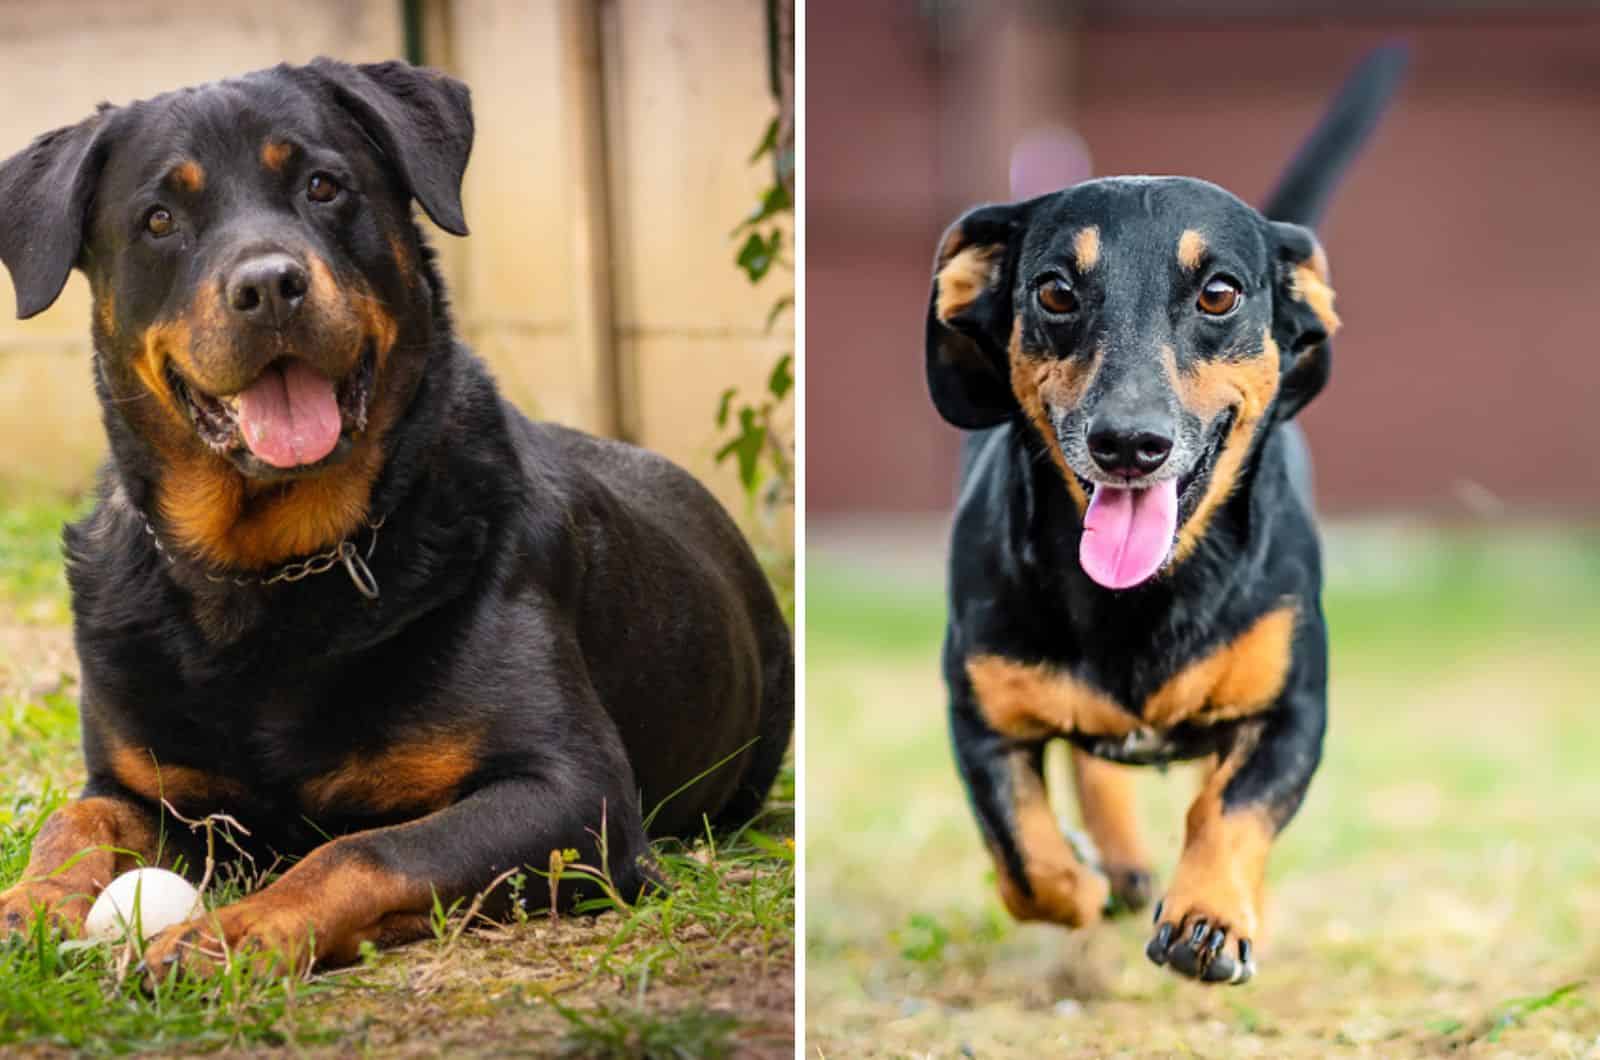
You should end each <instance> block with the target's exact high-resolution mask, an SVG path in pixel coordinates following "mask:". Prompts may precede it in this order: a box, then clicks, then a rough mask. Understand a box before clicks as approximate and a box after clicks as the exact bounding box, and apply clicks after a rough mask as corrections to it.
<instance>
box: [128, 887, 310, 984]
mask: <svg viewBox="0 0 1600 1060" xmlns="http://www.w3.org/2000/svg"><path fill="white" fill-rule="evenodd" d="M314 942H315V930H314V926H313V924H312V922H311V920H310V918H309V917H307V916H304V915H301V914H299V913H297V912H295V911H294V910H292V909H290V908H288V907H286V906H284V905H282V904H280V903H272V902H265V901H262V900H261V899H260V898H259V897H257V898H246V899H244V900H243V901H239V902H235V903H234V904H233V905H229V906H224V907H222V908H221V909H216V910H213V911H211V912H209V913H205V914H203V915H201V916H198V917H195V918H194V919H192V920H186V921H184V922H183V923H181V924H175V925H173V926H172V927H170V928H167V929H166V930H165V931H163V932H161V934H159V935H157V936H156V937H155V938H154V939H152V940H151V942H150V945H149V946H148V947H146V949H145V953H144V969H145V981H146V984H147V985H148V986H154V985H155V984H156V983H158V982H161V981H163V980H165V979H167V978H168V977H169V976H171V975H174V974H176V973H178V972H180V971H182V972H187V973H189V974H192V975H200V976H209V975H216V974H218V973H219V972H222V971H223V970H225V969H227V968H228V967H230V966H232V965H234V964H236V963H238V962H244V964H245V966H246V967H247V968H248V970H249V971H250V972H251V974H253V975H261V976H274V975H299V974H301V973H303V972H305V971H306V970H307V969H309V968H310V966H311V962H312V956H313V953H314Z"/></svg>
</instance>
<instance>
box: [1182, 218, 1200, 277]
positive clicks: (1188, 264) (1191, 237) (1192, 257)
mask: <svg viewBox="0 0 1600 1060" xmlns="http://www.w3.org/2000/svg"><path fill="white" fill-rule="evenodd" d="M1205 252H1206V237H1205V236H1203V235H1201V234H1200V233H1199V232H1196V231H1195V230H1194V229H1192V228H1186V229H1184V232H1183V235H1181V236H1179V237H1178V264H1179V265H1182V266H1183V267H1184V268H1185V269H1188V270H1189V271H1190V272H1193V271H1194V270H1195V269H1198V268H1199V267H1200V255H1202V254H1204V253H1205Z"/></svg>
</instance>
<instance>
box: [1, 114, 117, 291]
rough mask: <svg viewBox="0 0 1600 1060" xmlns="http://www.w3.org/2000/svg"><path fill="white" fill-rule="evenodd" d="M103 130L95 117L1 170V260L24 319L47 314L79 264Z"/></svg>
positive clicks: (50, 136) (37, 144)
mask: <svg viewBox="0 0 1600 1060" xmlns="http://www.w3.org/2000/svg"><path fill="white" fill-rule="evenodd" d="M104 125H105V123H104V120H103V119H102V117H101V116H100V115H98V114H97V115H95V116H94V117H92V118H86V119H84V120H83V121H81V122H79V123H78V124H77V125H69V126H67V127H66V128H64V129H57V130H55V131H54V132H47V133H45V134H44V135H43V136H41V137H39V138H38V139H37V140H34V141H33V143H31V144H29V145H28V146H27V147H25V148H23V149H22V150H21V151H19V152H17V153H16V154H14V155H12V156H11V157H10V158H8V159H6V160H5V161H4V162H0V260H4V261H5V263H6V268H7V269H10V270H11V284H12V286H13V287H14V288H15V289H16V292H17V316H18V317H19V318H20V319H23V320H26V319H27V318H28V317H31V316H33V315H34V314H36V313H41V312H43V311H44V310H46V309H49V308H50V306H51V304H52V303H54V302H55V300H56V297H57V296H58V295H60V294H61V288H63V287H64V286H66V283H67V276H68V274H69V273H71V272H72V267H73V266H74V265H76V264H77V263H78V257H79V255H80V253H81V252H82V250H83V227H84V224H85V223H86V222H87V220H88V213H89V202H90V200H91V199H92V198H93V197H94V186H95V182H96V181H97V180H99V177H100V169H101V167H102V165H103V163H104V161H105V157H104V156H105V151H104V148H103V146H102V145H103V143H104V137H103V136H102V130H103V129H104Z"/></svg>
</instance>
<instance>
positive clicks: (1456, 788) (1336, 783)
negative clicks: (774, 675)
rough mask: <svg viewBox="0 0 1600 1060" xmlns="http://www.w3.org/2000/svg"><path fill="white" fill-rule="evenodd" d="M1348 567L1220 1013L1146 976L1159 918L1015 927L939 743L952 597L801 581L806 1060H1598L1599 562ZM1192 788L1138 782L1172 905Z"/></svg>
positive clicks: (1464, 545) (1584, 551)
mask: <svg viewBox="0 0 1600 1060" xmlns="http://www.w3.org/2000/svg"><path fill="white" fill-rule="evenodd" d="M1330 554H1331V560H1330V563H1329V591H1328V593H1327V596H1326V600H1325V604H1326V610H1327V614H1328V620H1329V624H1330V628H1331V629H1332V630H1333V645H1332V650H1333V676H1332V687H1331V703H1330V716H1331V727H1330V732H1329V737H1328V743H1327V748H1326V757H1325V760H1324V764H1323V766H1322V769H1321V771H1320V772H1319V773H1318V775H1317V778H1316V780H1315V782H1314V783H1313V786H1312V789H1311V794H1310V797H1309V798H1308V799H1307V802H1306V805H1305V806H1304V808H1303V809H1302V811H1301V813H1300V815H1299V816H1298V817H1297V818H1296V820H1295V821H1294V822H1293V823H1292V824H1291V825H1290V827H1289V829H1288V830H1287V831H1286V832H1285V833H1284V835H1283V837H1282V839H1281V840H1280V842H1279V843H1278V845H1277V847H1276V848H1275V851H1274V854H1273V861H1272V865H1271V870H1270V873H1269V900H1268V909H1267V923H1268V930H1267V935H1266V938H1265V940H1264V942H1263V944H1262V948H1261V950H1260V951H1259V952H1260V965H1261V972H1260V975H1259V976H1258V978H1257V979H1256V980H1255V981H1254V982H1252V983H1251V984H1249V985H1247V986H1244V987H1240V988H1234V989H1228V990H1222V989H1207V988H1203V987H1198V986H1194V985H1192V984H1189V983H1186V982H1180V981H1178V980H1177V979H1176V978H1175V977H1173V976H1171V975H1170V974H1168V973H1166V972H1164V971H1162V970H1160V969H1157V968H1155V967H1154V966H1152V965H1150V964H1149V963H1148V962H1146V961H1145V959H1144V957H1143V954H1142V949H1143V943H1144V941H1145V939H1146V938H1147V933H1148V920H1147V918H1145V917H1139V918H1137V919H1135V920H1123V921H1117V922H1114V923H1110V924H1107V925H1104V926H1101V927H1098V928H1095V929H1092V930H1090V931H1087V932H1082V933H1069V932H1066V931H1063V930H1061V929H1058V928H1054V927H1048V926H1042V925H1018V924H1015V923H1013V922H1012V921H1011V920H1010V919H1009V917H1008V916H1007V915H1006V914H1005V913H1004V912H1003V910H1002V908H1001V907H1000V905H999V902H998V899H997V898H996V897H995V895H994V881H993V872H992V870H991V869H990V867H989V864H988V859H987V856H986V854H985V853H984V851H983V849H982V846H981V844H980V842H979V841H978V836H977V832H976V826H975V825H974V823H973V822H972V819H971V815H970V813H969V812H968V809H967V806H966V802H965V798H964V796H963V793H962V791H961V787H960V784H959V782H958V781H957V779H956V776H955V772H954V767H953V765H952V763H951V760H950V753H949V750H948V747H947V744H946V733H945V725H944V694H943V688H942V686H941V684H940V681H939V679H938V668H937V657H938V645H939V640H940V637H941V635H942V621H943V610H944V603H943V594H942V590H941V588H940V586H939V578H938V574H937V572H935V571H930V572H929V573H928V575H927V576H926V577H923V578H921V579H916V580H908V579H907V578H906V577H904V576H902V577H901V578H900V579H899V580H889V579H886V578H883V577H881V576H878V577H874V576H873V575H871V574H870V573H867V572H865V571H863V570H861V569H856V568H854V567H852V566H849V565H846V564H845V563H844V562H843V561H838V560H835V561H833V562H828V561H825V560H819V559H816V558H813V559H812V560H811V562H810V563H808V571H807V577H808V590H807V605H806V606H807V614H808V620H809V629H808V651H807V654H808V661H807V665H808V686H807V687H808V697H809V702H808V704H807V710H808V712H809V713H808V723H809V729H808V731H809V732H811V733H813V734H823V735H824V736H825V739H826V742H825V743H823V742H821V740H819V739H818V738H817V737H816V736H814V737H813V741H814V742H813V744H812V746H811V747H810V749H809V754H808V756H807V768H808V771H809V776H808V786H807V791H808V792H809V793H810V794H809V795H808V806H807V835H808V847H807V851H806V854H807V866H808V868H807V883H806V886H807V923H806V933H807V940H806V946H807V1001H806V1004H807V1009H806V1023H807V1034H808V1048H809V1049H810V1051H811V1055H813V1056H823V1057H835V1056H837V1057H845V1056H849V1057H858V1056H940V1057H943V1056H952V1057H954V1056H966V1055H974V1056H979V1057H1006V1056H1024V1057H1037V1056H1188V1055H1201V1056H1229V1057H1232V1056H1270V1057H1321V1056H1339V1055H1378V1056H1385V1057H1388V1056H1414V1055H1454V1056H1478V1055H1497V1056H1498V1055H1507V1056H1530V1055H1537V1056H1592V1055H1597V1053H1600V829H1597V827H1596V820H1597V818H1600V770H1597V769H1596V768H1595V762H1596V760H1597V759H1600V725H1596V723H1595V708H1596V706H1597V697H1596V694H1595V687H1596V685H1595V678H1596V677H1597V676H1600V665H1597V664H1596V662H1595V661H1594V660H1595V652H1594V644H1595V643H1596V640H1597V638H1600V548H1597V547H1596V546H1595V545H1594V544H1593V543H1592V542H1591V541H1588V540H1586V539H1584V538H1582V537H1580V536H1578V535H1576V534H1569V533H1562V532H1559V531H1551V532H1529V533H1522V534H1516V535H1507V536H1499V537H1493V536H1486V535H1476V534H1454V535H1443V534H1429V533H1424V532H1420V531H1419V532H1411V533H1406V532H1401V531H1385V532H1372V533H1346V534H1340V535H1336V537H1335V540H1334V547H1333V548H1331V549H1330ZM1056 766H1057V768H1058V769H1059V768H1060V763H1059V762H1058V763H1056ZM1195 783H1196V780H1195V776H1194V772H1193V770H1192V769H1191V768H1188V767H1183V768H1174V769H1173V770H1171V771H1170V772H1169V773H1168V774H1166V775H1162V774H1160V773H1158V772H1156V771H1151V772H1150V773H1149V774H1148V775H1147V778H1146V779H1144V780H1143V782H1142V783H1141V785H1140V789H1141V811H1142V814H1143V817H1144V819H1145V822H1146V826H1147V827H1146V834H1147V837H1148V839H1149V840H1150V841H1151V845H1152V849H1153V850H1154V851H1155V852H1156V857H1157V869H1158V872H1159V873H1160V875H1161V877H1162V878H1163V879H1170V876H1171V872H1172V867H1173V865H1174V863H1175V860H1176V854H1177V852H1178V849H1179V847H1180V844H1181V840H1182V815H1183V810H1184V807H1185V805H1186V803H1187V799H1188V797H1189V796H1190V795H1191V794H1192V792H1193V789H1194V785H1195ZM1060 809H1061V810H1062V812H1063V814H1064V815H1065V816H1067V817H1075V813H1076V811H1075V809H1074V808H1072V807H1071V805H1070V802H1066V803H1062V804H1061V806H1060Z"/></svg>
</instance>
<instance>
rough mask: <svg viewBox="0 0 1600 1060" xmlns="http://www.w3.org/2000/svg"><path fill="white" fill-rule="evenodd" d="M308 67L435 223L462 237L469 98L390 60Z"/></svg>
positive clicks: (449, 83)
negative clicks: (362, 130) (376, 147)
mask: <svg viewBox="0 0 1600 1060" xmlns="http://www.w3.org/2000/svg"><path fill="white" fill-rule="evenodd" d="M307 69H308V70H309V71H310V72H311V73H312V75H313V76H315V77H316V78H317V79H318V80H319V81H321V82H322V83H323V84H324V85H326V86H327V87H328V89H329V90H330V91H331V92H332V93H333V98H334V101H335V102H336V103H338V104H339V106H341V107H343V108H344V109H345V110H347V111H349V112H350V113H351V114H352V115H353V116H354V117H355V119H356V121H357V122H359V123H360V125H361V127H362V129H364V130H365V131H366V133H367V135H368V136H370V137H372V140H373V142H374V143H376V144H377V145H378V148H379V149H380V150H381V151H382V152H383V153H384V155H385V156H386V157H387V158H388V160H389V163H390V164H391V165H393V166H394V168H395V171H396V172H397V173H399V175H400V178H401V180H403V181H404V182H405V185H406V190H408V191H409V192H411V197H412V198H414V199H416V200H417V202H419V203H421V204H422V208H423V209H424V210H426V211H427V213H428V216H429V217H431V218H433V222H434V224H437V225H438V226H439V227H440V228H442V229H444V230H445V231H446V232H449V233H451V234H452V235H458V236H464V235H466V234H467V220H466V217H465V216H464V215H463V213H462V209H461V178H462V177H463V175H465V173H466V171H467V157H468V156H469V155H470V154H471V153H472V94H471V93H470V92H469V91H468V90H467V86H466V85H464V84H462V83H461V82H460V81H457V80H456V79H455V78H453V77H447V76H445V75H444V74H441V73H439V72H438V71H436V70H429V69H427V68H426V67H421V66H412V65H411V64H410V63H402V62H398V61H390V62H384V63H363V64H361V65H359V66H351V65H349V64H348V63H341V62H338V61H336V60H333V59H316V60H314V61H313V62H312V63H311V65H310V66H309V67H307Z"/></svg>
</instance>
